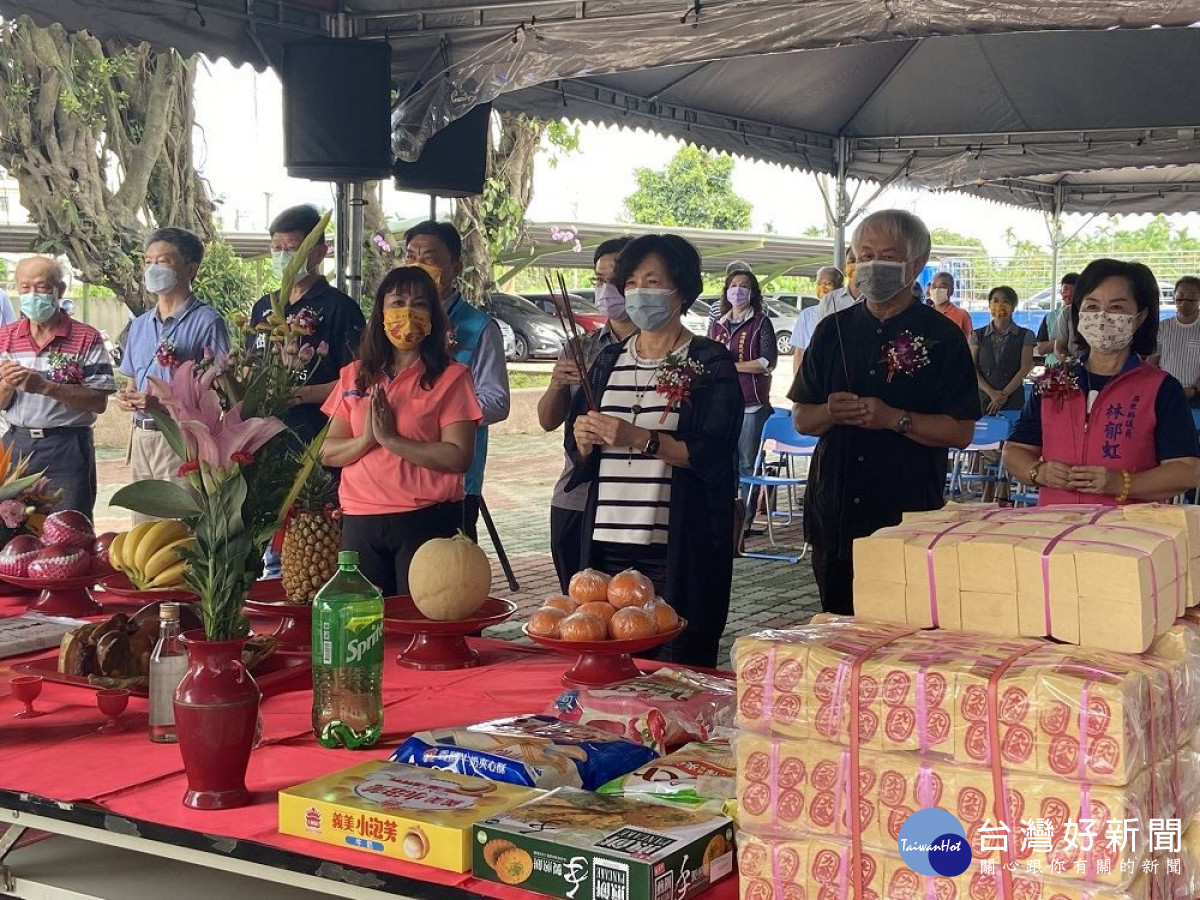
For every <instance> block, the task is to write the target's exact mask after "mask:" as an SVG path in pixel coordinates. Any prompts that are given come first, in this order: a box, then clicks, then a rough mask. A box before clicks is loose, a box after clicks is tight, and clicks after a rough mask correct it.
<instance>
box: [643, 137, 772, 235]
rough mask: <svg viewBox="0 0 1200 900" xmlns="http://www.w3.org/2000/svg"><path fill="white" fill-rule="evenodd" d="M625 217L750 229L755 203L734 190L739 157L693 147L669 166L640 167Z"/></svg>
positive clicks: (656, 222) (680, 225)
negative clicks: (735, 169) (736, 158)
mask: <svg viewBox="0 0 1200 900" xmlns="http://www.w3.org/2000/svg"><path fill="white" fill-rule="evenodd" d="M633 174H634V177H635V178H636V179H637V185H638V186H637V190H636V191H634V192H633V193H632V194H630V195H629V196H628V197H626V198H625V215H626V216H627V217H628V219H629V220H630V221H631V222H636V223H638V224H640V225H663V226H667V227H675V228H719V229H724V230H727V231H747V230H749V228H750V213H751V210H752V209H753V207H752V206H751V204H750V202H749V201H748V200H744V199H742V198H741V197H739V196H738V195H737V194H736V193H734V190H733V157H731V156H727V155H724V154H720V155H718V154H715V153H708V152H706V151H704V150H701V149H700V148H698V147H693V146H691V145H688V146H686V147H683V148H682V149H680V151H679V152H678V153H676V154H675V156H674V157H673V158H672V159H671V161H670V162H669V163H667V165H666V168H664V169H647V168H639V169H635V170H634V173H633Z"/></svg>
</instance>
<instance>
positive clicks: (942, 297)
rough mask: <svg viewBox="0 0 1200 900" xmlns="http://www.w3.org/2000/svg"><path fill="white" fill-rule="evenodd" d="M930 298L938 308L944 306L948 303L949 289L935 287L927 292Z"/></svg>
mask: <svg viewBox="0 0 1200 900" xmlns="http://www.w3.org/2000/svg"><path fill="white" fill-rule="evenodd" d="M929 296H930V298H931V299H932V300H933V302H934V303H935V304H937V305H938V306H944V305H946V304H947V303H949V302H950V288H944V287H937V288H933V289H932V290H930V292H929Z"/></svg>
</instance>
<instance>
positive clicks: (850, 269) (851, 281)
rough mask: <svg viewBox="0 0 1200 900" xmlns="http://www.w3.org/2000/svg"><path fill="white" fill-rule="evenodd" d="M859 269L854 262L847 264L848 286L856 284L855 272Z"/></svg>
mask: <svg viewBox="0 0 1200 900" xmlns="http://www.w3.org/2000/svg"><path fill="white" fill-rule="evenodd" d="M856 268H857V266H856V265H855V263H854V262H852V261H849V260H848V261H847V262H846V284H854V270H855V269H856Z"/></svg>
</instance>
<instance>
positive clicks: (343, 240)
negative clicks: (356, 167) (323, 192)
mask: <svg viewBox="0 0 1200 900" xmlns="http://www.w3.org/2000/svg"><path fill="white" fill-rule="evenodd" d="M334 191H335V198H336V199H335V201H334V211H333V220H334V243H333V264H334V267H335V268H336V270H337V289H338V290H339V291H341V292H342V293H343V294H344V293H346V270H347V269H348V268H349V266H347V260H346V248H347V247H348V246H349V244H348V241H347V238H348V237H349V236H350V206H349V203H348V202H347V192H346V182H344V181H339V182H337V183H336V184H335V186H334Z"/></svg>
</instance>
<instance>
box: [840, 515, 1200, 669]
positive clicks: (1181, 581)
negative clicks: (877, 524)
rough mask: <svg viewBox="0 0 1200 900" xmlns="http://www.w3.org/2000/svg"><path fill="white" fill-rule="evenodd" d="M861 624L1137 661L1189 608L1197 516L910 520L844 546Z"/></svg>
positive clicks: (1193, 601)
mask: <svg viewBox="0 0 1200 900" xmlns="http://www.w3.org/2000/svg"><path fill="white" fill-rule="evenodd" d="M854 569H855V572H856V573H857V574H856V577H855V580H854V609H855V612H856V613H857V614H858V615H859V616H861V617H863V618H869V619H879V620H881V621H885V622H899V623H904V624H907V625H912V626H915V627H919V628H943V629H949V630H953V631H972V632H978V633H981V634H992V635H1012V636H1017V637H1053V638H1055V639H1057V640H1060V641H1063V642H1065V643H1069V644H1078V645H1079V646H1084V647H1096V648H1099V649H1103V650H1115V651H1117V652H1121V653H1141V652H1143V651H1144V650H1146V649H1147V648H1148V647H1149V646H1150V644H1151V643H1152V642H1153V641H1154V639H1155V637H1157V636H1158V635H1160V634H1163V633H1164V632H1166V631H1167V630H1168V629H1169V628H1170V627H1171V626H1172V625H1173V624H1174V622H1175V620H1176V619H1177V618H1178V617H1179V616H1182V615H1183V613H1184V611H1185V610H1186V609H1187V608H1189V607H1192V606H1196V605H1198V604H1200V509H1198V508H1196V507H1191V506H1166V505H1162V504H1152V503H1151V504H1134V505H1130V506H1123V507H1115V508H1114V507H1093V506H1057V507H1054V506H1050V507H1039V508H1031V509H996V508H986V507H985V508H972V507H963V506H958V507H954V508H947V509H943V510H936V511H933V512H925V513H911V514H909V515H907V516H905V518H904V521H903V522H901V524H900V525H897V526H895V527H893V528H883V529H881V530H879V531H877V532H875V534H873V535H870V536H869V537H865V538H861V539H859V540H857V541H855V543H854Z"/></svg>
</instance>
